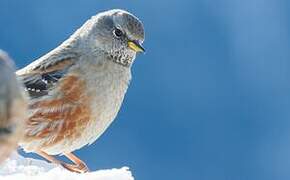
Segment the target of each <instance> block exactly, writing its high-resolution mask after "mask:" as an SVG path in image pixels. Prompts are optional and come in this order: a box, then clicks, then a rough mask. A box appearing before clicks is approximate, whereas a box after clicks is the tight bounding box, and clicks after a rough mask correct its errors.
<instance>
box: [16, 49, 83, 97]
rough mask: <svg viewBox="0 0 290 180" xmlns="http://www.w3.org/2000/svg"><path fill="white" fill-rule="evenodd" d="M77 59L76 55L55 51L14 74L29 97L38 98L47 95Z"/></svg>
mask: <svg viewBox="0 0 290 180" xmlns="http://www.w3.org/2000/svg"><path fill="white" fill-rule="evenodd" d="M77 59H78V56H77V54H74V53H66V51H58V50H57V49H56V50H53V51H52V52H50V53H48V54H47V55H45V56H43V57H42V58H40V59H38V60H36V61H34V62H33V63H31V64H29V65H28V66H26V67H24V68H23V69H20V70H18V71H17V72H16V74H17V76H18V78H19V80H20V81H21V82H22V83H23V84H24V85H25V87H26V91H28V93H29V95H30V97H31V98H39V97H42V96H44V95H47V94H48V91H49V90H50V89H51V88H53V87H54V85H55V84H56V83H57V82H58V81H59V80H60V79H61V78H62V77H63V76H64V75H65V74H66V72H67V70H68V69H69V68H70V67H71V66H72V65H73V64H74V63H75V62H76V60H77Z"/></svg>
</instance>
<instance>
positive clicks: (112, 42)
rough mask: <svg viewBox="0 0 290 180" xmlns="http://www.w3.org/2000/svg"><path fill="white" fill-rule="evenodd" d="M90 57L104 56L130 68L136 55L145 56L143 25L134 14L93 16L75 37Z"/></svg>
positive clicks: (114, 11)
mask: <svg viewBox="0 0 290 180" xmlns="http://www.w3.org/2000/svg"><path fill="white" fill-rule="evenodd" d="M72 37H73V39H79V40H81V43H79V44H80V45H81V46H83V47H82V48H81V49H84V51H87V53H92V52H96V55H98V56H99V55H100V53H104V54H106V55H107V57H108V59H109V60H112V61H114V62H115V63H118V64H120V65H123V66H130V65H131V64H132V61H133V60H134V58H135V56H136V53H138V52H144V51H145V49H144V48H143V47H142V43H143V41H144V38H145V33H144V26H143V24H142V22H141V21H140V20H139V19H138V18H137V17H135V16H134V15H132V14H131V13H129V12H127V11H124V10H120V9H114V10H109V11H105V12H102V13H99V14H97V15H96V16H93V17H92V18H91V19H90V20H88V21H87V22H86V23H85V24H84V25H83V26H82V27H81V28H80V29H79V30H78V31H77V32H76V33H75V34H74V35H73V36H72ZM76 42H77V41H76Z"/></svg>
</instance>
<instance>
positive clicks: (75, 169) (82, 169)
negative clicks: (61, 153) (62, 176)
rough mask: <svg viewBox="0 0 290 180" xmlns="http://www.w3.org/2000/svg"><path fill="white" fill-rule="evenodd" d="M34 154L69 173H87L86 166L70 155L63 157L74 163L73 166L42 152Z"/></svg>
mask: <svg viewBox="0 0 290 180" xmlns="http://www.w3.org/2000/svg"><path fill="white" fill-rule="evenodd" d="M36 153H37V154H38V155H40V156H41V157H43V158H44V159H46V160H48V161H49V162H51V163H54V164H57V165H61V166H62V167H64V168H65V169H67V170H69V171H71V172H76V173H85V172H88V171H89V169H88V167H87V166H86V164H85V163H84V162H82V161H81V160H80V159H79V158H78V157H76V156H75V155H73V154H72V153H67V154H65V156H66V157H67V158H68V159H70V160H71V161H72V162H74V163H75V164H69V163H65V162H63V161H60V160H58V159H56V158H55V157H53V156H51V155H49V154H47V153H45V152H43V151H36Z"/></svg>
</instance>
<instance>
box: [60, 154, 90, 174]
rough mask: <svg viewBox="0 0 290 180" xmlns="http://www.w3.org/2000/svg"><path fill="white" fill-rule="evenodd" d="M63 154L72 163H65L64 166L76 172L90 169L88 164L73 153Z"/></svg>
mask: <svg viewBox="0 0 290 180" xmlns="http://www.w3.org/2000/svg"><path fill="white" fill-rule="evenodd" d="M64 155H65V156H66V157H67V158H68V159H69V160H71V161H72V162H73V163H74V164H65V165H64V167H65V168H67V169H69V170H71V171H74V172H78V173H85V172H89V171H90V170H89V168H88V166H87V165H86V164H85V163H84V162H83V161H82V160H80V158H78V157H77V156H76V155H74V154H73V153H65V154H64Z"/></svg>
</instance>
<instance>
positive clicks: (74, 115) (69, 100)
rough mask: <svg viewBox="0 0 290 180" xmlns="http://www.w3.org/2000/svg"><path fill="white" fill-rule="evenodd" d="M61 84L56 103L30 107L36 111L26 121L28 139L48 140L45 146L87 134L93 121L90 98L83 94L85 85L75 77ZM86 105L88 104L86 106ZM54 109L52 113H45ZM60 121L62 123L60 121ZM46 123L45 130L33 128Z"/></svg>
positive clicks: (38, 103) (65, 79) (44, 103)
mask: <svg viewBox="0 0 290 180" xmlns="http://www.w3.org/2000/svg"><path fill="white" fill-rule="evenodd" d="M61 81H62V82H61V83H60V87H59V88H60V92H64V94H62V96H61V97H60V98H58V99H54V100H42V101H39V102H35V103H33V104H31V105H30V108H31V110H32V111H33V110H34V114H32V115H31V116H30V118H29V120H28V122H27V126H28V127H31V128H28V130H30V131H26V139H27V140H28V139H31V140H33V139H43V138H45V137H48V136H50V137H51V138H48V139H49V141H46V142H44V143H43V147H48V146H50V145H53V144H55V143H57V142H59V141H60V140H62V139H64V138H68V139H71V138H77V137H78V136H80V135H81V132H82V131H84V128H85V127H86V125H87V123H88V121H89V120H90V113H91V111H90V108H89V98H88V97H87V96H85V95H84V94H82V92H85V91H84V88H85V83H84V82H83V81H82V80H79V79H78V78H77V77H76V76H73V75H71V76H67V77H65V78H64V79H63V80H61ZM84 102H85V103H86V104H84ZM47 109H51V111H45V110H47ZM57 121H59V122H57ZM43 122H46V123H47V124H46V126H45V128H43V129H41V131H39V132H37V133H36V134H35V133H34V132H31V131H34V129H33V127H35V126H38V125H39V126H41V124H43Z"/></svg>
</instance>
